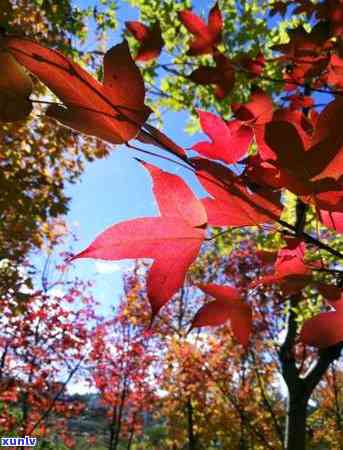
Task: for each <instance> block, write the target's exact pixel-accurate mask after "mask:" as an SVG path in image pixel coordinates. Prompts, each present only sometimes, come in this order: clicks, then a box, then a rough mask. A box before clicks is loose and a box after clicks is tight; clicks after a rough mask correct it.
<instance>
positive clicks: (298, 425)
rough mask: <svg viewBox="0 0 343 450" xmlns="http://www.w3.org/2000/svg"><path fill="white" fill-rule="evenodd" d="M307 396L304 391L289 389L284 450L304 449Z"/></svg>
mask: <svg viewBox="0 0 343 450" xmlns="http://www.w3.org/2000/svg"><path fill="white" fill-rule="evenodd" d="M308 400H309V399H308V396H307V395H306V392H305V390H304V389H301V388H298V389H291V390H290V392H289V396H288V404H287V416H286V430H285V444H284V448H285V450H295V449H296V450H305V449H306V416H307V406H308Z"/></svg>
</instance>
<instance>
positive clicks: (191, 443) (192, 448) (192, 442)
mask: <svg viewBox="0 0 343 450" xmlns="http://www.w3.org/2000/svg"><path fill="white" fill-rule="evenodd" d="M187 428H188V448H189V450H196V449H197V445H196V438H195V434H194V424H193V406H192V400H191V399H190V398H189V399H188V401H187Z"/></svg>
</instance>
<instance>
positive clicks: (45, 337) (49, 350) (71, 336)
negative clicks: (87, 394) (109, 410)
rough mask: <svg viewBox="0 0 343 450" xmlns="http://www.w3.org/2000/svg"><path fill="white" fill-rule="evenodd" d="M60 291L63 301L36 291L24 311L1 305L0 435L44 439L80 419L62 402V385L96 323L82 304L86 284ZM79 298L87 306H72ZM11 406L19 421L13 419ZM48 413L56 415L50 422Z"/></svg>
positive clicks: (7, 302) (73, 404) (77, 407)
mask: <svg viewBox="0 0 343 450" xmlns="http://www.w3.org/2000/svg"><path fill="white" fill-rule="evenodd" d="M64 288H65V289H66V292H65V295H63V297H62V296H54V295H53V294H50V295H48V294H45V293H43V292H40V291H37V292H35V293H32V294H31V295H30V296H28V299H27V301H26V302H25V305H24V306H23V305H20V304H19V305H18V302H16V301H15V300H13V299H11V298H8V299H5V298H3V299H2V303H1V306H2V315H1V320H0V324H1V332H0V355H1V357H0V360H1V362H0V400H1V413H0V425H1V429H2V431H3V432H7V433H8V432H13V433H14V432H16V433H17V434H19V435H23V436H24V435H25V434H30V433H32V432H33V431H34V432H35V433H38V435H39V436H41V437H43V436H45V435H47V434H49V433H50V434H51V432H52V431H53V430H56V429H58V430H60V429H66V428H67V424H66V423H65V422H66V419H67V418H70V417H72V416H75V415H79V414H80V412H81V410H82V409H83V407H84V405H83V404H81V403H80V402H78V401H67V400H66V398H65V396H64V393H65V390H64V389H63V384H62V383H63V382H64V380H65V378H66V377H68V374H69V373H70V371H71V370H73V368H74V367H77V365H78V364H79V362H80V360H81V359H82V358H83V355H84V353H85V351H86V347H87V344H88V338H89V336H88V334H89V333H88V328H87V327H88V324H89V320H91V319H92V318H94V310H93V306H94V305H93V300H92V299H91V298H90V297H87V299H86V294H85V292H86V284H85V283H82V282H77V283H73V284H70V286H69V287H67V286H65V285H64ZM83 292H84V294H83ZM83 295H85V298H84V303H85V305H83V306H82V307H79V308H78V307H77V306H76V304H75V303H76V301H77V300H80V299H82V298H83ZM13 406H16V408H19V411H20V412H21V414H22V415H20V414H14V410H13ZM48 410H50V411H51V413H52V414H54V418H55V420H54V421H53V422H51V421H49V420H47V417H46V418H44V417H43V415H44V413H46V412H47V411H48ZM62 423H63V426H62ZM66 437H67V435H66ZM61 438H63V436H61ZM68 439H69V438H68Z"/></svg>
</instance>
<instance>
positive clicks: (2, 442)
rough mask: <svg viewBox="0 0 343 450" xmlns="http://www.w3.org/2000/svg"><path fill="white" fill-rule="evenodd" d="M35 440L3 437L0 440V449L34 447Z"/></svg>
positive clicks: (26, 437) (27, 437)
mask: <svg viewBox="0 0 343 450" xmlns="http://www.w3.org/2000/svg"><path fill="white" fill-rule="evenodd" d="M36 444H37V438H32V437H29V436H25V437H24V438H22V437H3V438H0V446H1V447H23V446H24V447H35V446H36Z"/></svg>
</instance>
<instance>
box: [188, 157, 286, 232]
mask: <svg viewBox="0 0 343 450" xmlns="http://www.w3.org/2000/svg"><path fill="white" fill-rule="evenodd" d="M192 162H193V164H194V167H195V168H196V173H197V177H198V179H199V181H200V183H201V184H202V185H203V187H204V188H205V189H206V191H207V192H208V193H209V194H210V195H211V196H212V197H213V198H210V197H206V198H205V199H203V200H202V202H203V205H204V206H205V208H206V212H207V217H208V224H209V225H212V226H218V227H224V226H235V227H239V226H252V225H258V224H263V223H269V222H272V221H273V220H277V219H278V218H279V217H280V214H281V211H282V205H281V203H280V195H279V194H278V193H275V192H273V191H271V190H268V189H260V190H259V191H258V192H249V191H248V190H247V188H246V186H245V185H244V183H243V182H242V180H241V179H240V177H238V176H236V175H235V174H234V173H233V172H232V171H231V170H229V169H228V168H226V167H225V166H223V165H221V164H220V163H216V162H214V161H209V160H205V159H202V158H193V159H192Z"/></svg>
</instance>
